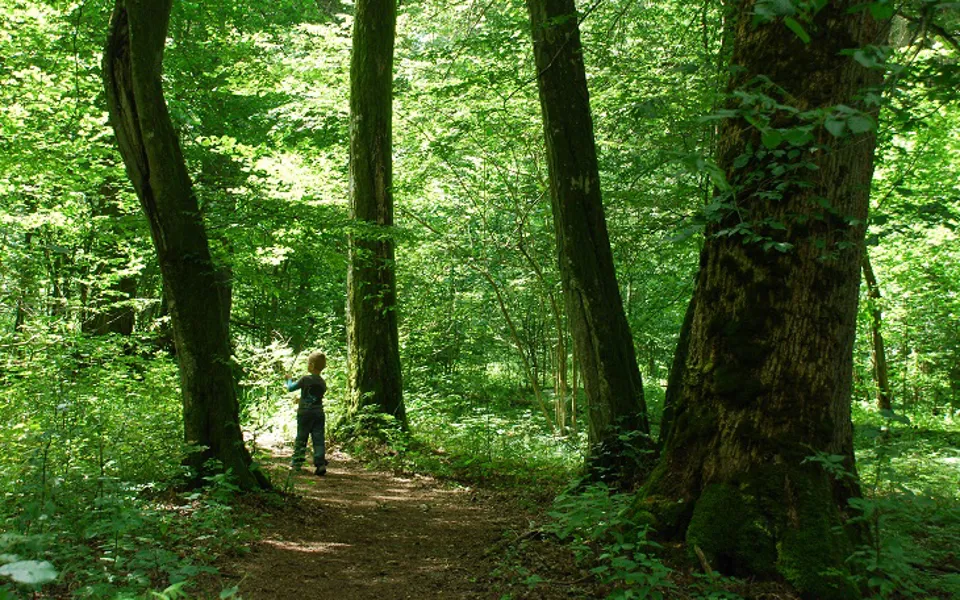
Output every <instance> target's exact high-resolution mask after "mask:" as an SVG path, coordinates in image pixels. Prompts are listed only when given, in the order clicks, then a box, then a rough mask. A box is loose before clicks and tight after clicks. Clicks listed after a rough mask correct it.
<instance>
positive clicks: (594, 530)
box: [547, 483, 676, 600]
mask: <svg viewBox="0 0 960 600" xmlns="http://www.w3.org/2000/svg"><path fill="white" fill-rule="evenodd" d="M632 505H633V497H632V495H630V494H619V493H614V492H613V491H612V490H611V489H610V488H609V487H607V486H606V485H605V484H603V483H597V484H592V485H588V486H586V487H583V488H581V489H578V488H574V489H573V490H571V491H569V492H567V493H564V494H561V495H560V496H559V497H558V498H557V499H556V501H555V503H554V509H553V510H552V511H551V512H550V513H549V514H550V516H551V517H552V518H553V521H552V522H551V523H550V524H549V525H548V526H547V529H548V530H549V531H550V532H552V533H554V534H555V535H556V536H557V537H558V538H560V539H561V540H565V541H568V542H569V543H570V546H571V548H572V549H573V551H574V553H575V554H576V556H577V558H578V560H579V561H581V562H584V563H588V564H592V565H593V566H592V567H591V569H590V571H591V572H592V573H593V574H594V575H596V576H597V577H598V578H599V579H600V580H601V581H602V582H604V583H607V584H611V585H613V586H614V591H612V592H611V593H610V594H609V595H608V596H607V598H608V599H611V600H627V599H648V598H649V599H651V600H661V599H663V598H666V597H669V596H668V594H669V590H673V589H675V588H676V585H675V584H674V583H673V582H672V581H671V580H670V574H671V569H670V568H669V567H667V566H666V565H665V564H664V563H663V562H662V561H661V560H660V559H659V558H658V557H657V556H656V554H655V552H656V550H657V549H658V548H659V547H660V546H659V545H658V544H657V543H656V542H654V541H653V540H651V539H649V538H648V533H649V532H650V529H649V523H647V522H644V519H643V518H642V517H640V518H637V517H636V515H635V512H634V511H632Z"/></svg>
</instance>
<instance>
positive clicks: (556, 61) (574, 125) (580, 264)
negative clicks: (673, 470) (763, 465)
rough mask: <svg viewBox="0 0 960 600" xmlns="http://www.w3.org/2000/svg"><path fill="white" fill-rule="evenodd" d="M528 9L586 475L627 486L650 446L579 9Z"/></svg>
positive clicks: (551, 1) (534, 0)
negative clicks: (576, 369)
mask: <svg viewBox="0 0 960 600" xmlns="http://www.w3.org/2000/svg"><path fill="white" fill-rule="evenodd" d="M527 8H528V9H529V12H530V23H531V28H532V32H533V47H534V56H535V59H536V66H537V71H538V83H539V89H540V107H541V109H542V112H543V124H544V132H545V137H546V147H547V164H548V166H549V173H550V197H551V203H552V205H553V218H554V224H555V228H556V233H557V249H558V255H559V263H560V275H561V281H562V284H563V292H564V299H565V304H566V310H567V317H568V319H569V321H570V328H571V331H572V332H573V348H574V352H575V353H576V355H577V360H578V363H579V366H580V372H581V375H582V377H583V387H584V391H585V392H586V395H587V406H588V415H589V441H590V451H589V452H590V455H589V456H588V465H589V466H590V468H591V470H592V471H593V473H594V475H598V476H603V477H609V478H610V479H612V480H619V481H620V482H622V483H629V481H630V480H632V479H634V478H635V477H636V476H637V474H638V473H639V464H638V461H637V459H638V457H639V456H640V453H638V450H639V447H640V446H645V445H646V439H645V435H643V436H637V435H633V434H636V433H639V434H647V433H648V432H649V427H648V424H647V412H646V406H645V404H644V400H643V382H642V380H641V378H640V369H639V368H638V367H637V358H636V354H635V351H634V347H633V338H632V336H631V334H630V328H629V326H628V324H627V319H626V316H625V315H624V312H623V303H622V301H621V297H620V290H619V287H618V285H617V278H616V272H615V270H614V264H613V253H612V252H611V250H610V240H609V237H608V235H607V225H606V217H605V216H604V210H603V202H602V199H601V196H600V178H599V174H598V168H597V156H596V147H595V144H594V138H593V120H592V118H591V116H590V101H589V98H588V93H587V80H586V75H585V71H584V65H583V53H582V50H581V47H580V30H579V26H578V24H577V11H576V8H575V6H574V3H573V0H527ZM624 433H626V434H628V435H626V436H624V435H621V434H624ZM641 437H642V438H644V439H641Z"/></svg>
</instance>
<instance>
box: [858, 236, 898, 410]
mask: <svg viewBox="0 0 960 600" xmlns="http://www.w3.org/2000/svg"><path fill="white" fill-rule="evenodd" d="M863 279H864V281H865V282H866V283H867V297H868V298H869V299H870V333H871V335H872V339H873V376H874V379H875V381H876V383H877V408H879V409H880V410H892V409H893V403H892V400H893V394H892V393H891V391H890V377H889V371H888V369H887V351H886V348H885V347H884V344H883V310H882V309H881V308H880V300H881V296H880V286H879V285H877V277H876V275H875V274H874V272H873V265H871V264H870V252H869V251H868V250H867V249H864V251H863Z"/></svg>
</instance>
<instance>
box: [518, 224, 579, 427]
mask: <svg viewBox="0 0 960 600" xmlns="http://www.w3.org/2000/svg"><path fill="white" fill-rule="evenodd" d="M521 231H522V225H521ZM517 249H518V250H520V253H521V254H523V257H524V258H526V259H527V263H528V264H529V265H530V268H531V269H533V272H534V274H535V275H536V276H537V281H538V282H539V283H540V288H541V290H542V294H544V295H546V296H547V300H548V301H549V302H550V312H551V314H552V315H553V325H554V327H555V328H556V330H557V345H556V357H557V361H556V365H555V368H554V371H555V373H556V376H555V377H554V381H555V386H556V388H555V390H554V392H555V395H556V400H555V404H556V411H555V414H556V423H557V428H558V429H559V430H560V434H561V435H562V434H563V430H564V428H565V426H566V406H567V345H566V344H565V343H564V339H563V338H564V328H563V315H562V314H561V313H560V305H559V304H558V303H557V298H556V296H555V295H554V293H553V291H552V290H551V289H550V286H548V285H547V280H546V278H545V277H544V276H543V269H541V268H540V264H539V263H538V262H537V261H536V260H534V258H533V256H531V255H530V253H529V252H528V251H527V247H526V244H525V243H524V238H523V234H522V233H521V234H520V242H519V243H518V244H517Z"/></svg>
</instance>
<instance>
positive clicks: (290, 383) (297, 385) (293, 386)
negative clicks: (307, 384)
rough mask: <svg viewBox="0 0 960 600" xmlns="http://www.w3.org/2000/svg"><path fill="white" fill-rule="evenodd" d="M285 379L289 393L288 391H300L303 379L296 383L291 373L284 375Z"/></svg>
mask: <svg viewBox="0 0 960 600" xmlns="http://www.w3.org/2000/svg"><path fill="white" fill-rule="evenodd" d="M283 378H284V380H285V381H286V386H287V391H288V392H295V391H297V390H299V389H300V382H301V381H302V379H301V380H298V381H294V380H293V379H292V378H291V377H290V373H287V374H286V375H284V376H283Z"/></svg>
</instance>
